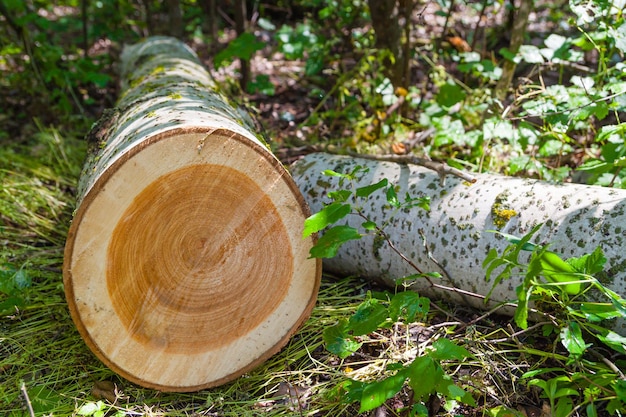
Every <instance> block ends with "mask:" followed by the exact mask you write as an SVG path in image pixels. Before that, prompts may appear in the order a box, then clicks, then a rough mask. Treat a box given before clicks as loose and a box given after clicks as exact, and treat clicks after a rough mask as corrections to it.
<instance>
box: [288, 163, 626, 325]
mask: <svg viewBox="0 0 626 417" xmlns="http://www.w3.org/2000/svg"><path fill="white" fill-rule="evenodd" d="M357 165H361V166H364V167H367V168H369V172H368V173H367V174H366V175H365V176H364V177H363V178H362V179H360V180H359V181H358V183H357V186H364V185H369V184H374V183H376V182H378V181H379V180H381V179H383V178H388V179H389V180H390V181H391V182H392V183H393V184H396V185H398V186H399V191H398V195H399V196H401V195H404V194H405V193H406V192H409V194H410V195H411V196H413V197H419V196H430V197H431V211H430V212H426V211H424V210H422V209H419V208H414V209H412V210H410V211H406V212H405V211H400V212H398V213H394V212H393V210H391V209H388V208H385V205H386V200H385V199H384V198H383V199H380V200H375V199H374V200H369V201H368V202H367V204H364V206H363V210H364V212H365V214H366V215H367V216H368V217H370V218H371V219H372V220H373V221H375V222H376V223H377V224H378V225H385V226H384V230H385V232H386V233H387V234H388V235H389V236H390V237H391V240H392V242H393V243H394V245H395V246H396V247H397V248H398V249H399V250H400V251H401V252H402V253H403V254H405V255H406V256H407V257H409V258H410V259H411V260H412V261H413V262H414V263H415V264H417V266H418V267H419V268H420V269H421V270H422V271H423V272H433V271H436V272H439V273H441V274H442V275H443V276H444V279H443V282H442V284H444V285H449V286H454V287H456V288H459V289H462V290H467V291H471V292H474V293H477V294H482V295H483V296H484V295H486V294H487V293H488V292H489V291H490V289H491V287H492V282H491V281H489V282H488V281H486V280H485V270H484V269H483V267H482V263H483V261H484V260H485V258H486V255H487V253H488V252H489V250H490V249H492V248H495V249H497V250H498V251H499V253H502V250H503V249H504V248H505V247H506V246H507V245H508V241H507V240H506V239H504V238H503V237H501V236H499V235H498V234H495V233H489V232H487V231H488V230H494V229H497V230H500V231H502V232H504V233H508V234H512V235H517V236H522V235H525V234H526V233H528V232H529V231H530V230H531V229H532V228H533V227H534V226H535V225H537V224H539V223H543V227H541V229H540V230H539V231H538V232H537V234H536V235H535V237H534V241H535V242H537V243H549V244H550V250H552V251H555V252H557V253H559V254H562V255H563V256H564V257H571V256H581V255H583V254H586V253H591V252H592V251H593V250H594V249H595V248H596V247H598V246H600V247H601V248H602V249H603V250H604V254H605V256H606V258H607V263H606V266H605V270H607V271H608V273H607V274H606V276H604V277H598V278H599V279H601V281H603V282H604V283H605V285H606V286H607V287H609V288H610V289H612V290H613V291H615V292H617V293H618V294H620V295H622V296H625V295H626V250H625V246H626V190H621V189H609V188H601V187H594V186H586V185H579V184H563V185H554V184H549V183H546V182H542V181H536V180H528V179H520V178H510V177H503V176H497V175H487V174H481V175H477V177H478V181H477V182H476V183H475V184H471V185H466V184H465V183H463V182H462V181H461V180H460V179H458V178H454V177H448V178H447V179H446V185H445V186H442V185H440V180H439V177H438V174H437V173H435V172H434V171H431V170H428V169H426V168H422V167H419V166H413V165H412V166H407V165H400V164H395V163H390V162H376V161H370V160H365V159H358V158H351V157H343V156H336V155H329V154H324V153H318V154H311V155H308V156H306V157H304V158H303V159H301V160H300V161H298V162H296V163H295V164H294V166H293V167H292V172H293V175H294V179H295V181H296V183H297V184H298V186H299V187H300V190H301V191H302V193H303V195H304V196H305V198H306V199H307V202H308V203H309V205H310V207H311V210H312V211H313V212H317V211H319V210H320V209H321V208H322V206H323V203H324V202H328V199H327V198H325V196H326V194H327V193H328V192H329V191H337V190H338V189H339V188H338V185H337V181H336V178H333V177H328V176H324V175H323V174H322V172H323V171H324V170H327V169H331V170H334V171H337V172H342V173H348V172H350V171H352V169H353V168H354V167H355V166H357ZM383 200H384V201H383ZM348 218H349V224H350V225H352V226H353V227H357V228H359V227H360V224H361V223H362V222H363V219H362V218H360V217H358V216H349V217H348ZM427 250H428V251H429V252H430V254H431V255H432V257H433V258H434V259H435V260H436V261H437V263H435V262H433V261H432V260H431V259H430V258H429V255H428V253H427ZM324 268H325V270H328V271H329V272H334V273H337V274H341V275H361V276H364V277H368V278H371V279H381V280H382V281H383V282H384V283H386V284H388V285H390V286H395V285H396V280H397V279H398V278H402V277H406V276H409V275H412V274H415V273H416V272H417V271H415V270H414V269H413V268H412V267H411V266H409V265H408V264H407V263H406V262H405V261H403V260H402V259H401V258H400V257H399V256H398V255H397V254H395V253H394V252H393V251H392V250H391V248H390V247H389V246H388V245H387V244H386V243H382V242H378V241H376V240H374V239H373V237H371V236H368V237H365V238H363V239H361V240H353V241H349V242H348V243H347V244H345V245H344V246H343V247H342V248H341V249H340V250H339V253H338V255H337V256H336V257H335V258H332V259H326V260H324ZM522 278H523V277H514V278H512V279H510V280H508V281H504V282H502V283H501V284H500V285H499V286H498V287H496V289H495V290H494V292H493V294H492V303H491V306H493V304H494V303H499V302H503V301H512V300H516V298H517V297H516V293H515V287H517V286H518V285H520V283H521V280H522ZM411 288H413V289H415V290H418V291H419V292H420V293H422V292H423V293H424V294H426V295H431V296H432V295H434V296H437V297H439V298H444V299H447V300H449V301H451V302H456V303H459V302H461V303H468V304H470V305H471V306H473V307H477V308H485V307H486V306H485V305H484V304H483V300H482V299H478V298H473V297H468V296H465V297H463V296H461V295H459V294H458V293H454V292H450V291H443V290H440V289H437V288H432V287H430V285H429V284H428V282H427V281H426V280H420V279H418V280H417V281H416V282H415V284H414V285H413V286H412V287H411ZM618 326H619V327H618V328H617V329H616V330H618V331H619V332H620V333H621V334H626V327H625V326H624V325H623V323H619V324H618Z"/></svg>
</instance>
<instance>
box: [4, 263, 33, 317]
mask: <svg viewBox="0 0 626 417" xmlns="http://www.w3.org/2000/svg"><path fill="white" fill-rule="evenodd" d="M31 285H32V278H31V277H30V275H29V274H28V272H27V271H26V270H25V269H24V268H23V267H22V268H19V269H18V268H15V267H14V266H13V265H11V264H8V263H7V264H4V265H0V316H6V315H9V314H14V313H15V312H16V311H18V310H19V309H21V308H23V307H24V306H25V305H26V300H25V292H26V290H27V289H28V288H29V287H30V286H31Z"/></svg>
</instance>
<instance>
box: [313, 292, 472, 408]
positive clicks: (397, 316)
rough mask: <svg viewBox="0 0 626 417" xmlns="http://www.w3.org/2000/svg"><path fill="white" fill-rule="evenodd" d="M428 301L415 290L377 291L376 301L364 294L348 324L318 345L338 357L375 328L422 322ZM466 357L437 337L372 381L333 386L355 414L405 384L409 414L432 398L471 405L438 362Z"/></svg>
mask: <svg viewBox="0 0 626 417" xmlns="http://www.w3.org/2000/svg"><path fill="white" fill-rule="evenodd" d="M429 309H430V300H429V299H428V298H425V297H420V296H419V295H418V294H417V293H416V292H400V293H397V294H394V295H391V294H389V293H383V294H381V295H380V296H379V297H378V298H374V297H372V295H371V294H369V295H368V297H367V299H366V300H365V301H364V302H363V303H361V304H360V305H359V307H358V308H357V310H356V312H355V313H354V314H353V315H352V316H350V318H349V319H348V320H340V321H339V322H338V323H337V324H335V325H334V326H331V327H329V328H327V329H326V330H325V331H324V342H325V343H326V349H328V351H329V352H331V353H333V354H335V355H337V356H339V357H340V358H342V359H345V358H348V357H349V356H351V355H352V354H354V353H355V352H357V351H358V350H359V349H360V348H361V347H362V345H363V342H360V341H359V338H360V337H361V336H365V335H367V334H370V333H372V332H374V331H379V330H380V329H386V328H390V327H391V326H392V325H394V324H395V323H397V322H401V321H402V322H405V323H410V322H414V321H419V320H423V319H424V318H425V317H426V316H427V315H428V313H429ZM471 357H472V354H471V353H470V352H468V351H467V350H466V349H465V348H463V347H461V346H458V345H457V344H455V343H453V342H451V341H450V340H448V339H438V340H436V341H435V342H434V343H433V345H432V349H429V350H427V351H426V352H423V354H422V355H420V356H418V357H416V358H415V359H413V360H412V361H411V362H410V363H408V364H405V363H401V362H394V361H391V362H389V363H387V366H386V371H385V373H384V376H383V377H382V378H380V379H377V380H375V381H360V380H354V379H348V380H346V381H345V382H343V383H341V384H340V385H339V386H338V387H337V388H336V395H337V396H338V397H339V398H341V401H344V402H348V403H352V402H358V403H359V404H360V409H359V412H365V411H369V410H373V409H374V408H376V407H379V406H381V405H382V404H383V403H384V402H385V401H387V400H388V399H390V398H392V397H394V396H395V395H397V394H398V393H399V392H400V391H401V390H402V389H403V388H404V387H405V386H407V387H410V389H411V390H412V393H413V401H414V403H415V404H414V406H413V407H412V409H413V410H414V411H413V412H411V414H410V415H422V413H421V412H418V411H417V410H424V409H425V405H424V404H425V402H426V401H427V400H428V398H429V397H430V396H431V395H433V394H440V395H442V396H443V397H444V398H446V399H448V400H454V401H459V402H462V403H464V404H468V405H476V404H475V401H474V398H473V397H472V396H471V395H470V394H469V393H468V392H467V391H465V390H463V389H462V388H460V387H459V386H457V385H455V384H454V383H453V382H452V379H451V378H450V376H449V375H447V374H446V373H445V371H444V369H443V367H442V361H459V362H461V361H463V360H465V359H467V358H471Z"/></svg>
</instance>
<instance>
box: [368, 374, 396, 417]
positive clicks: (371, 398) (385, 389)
mask: <svg viewBox="0 0 626 417" xmlns="http://www.w3.org/2000/svg"><path fill="white" fill-rule="evenodd" d="M405 380H406V376H405V375H404V374H402V373H398V374H396V375H392V376H390V377H388V378H385V379H383V380H382V381H376V382H370V383H367V384H365V386H364V387H363V394H362V397H361V408H360V409H359V413H363V412H365V411H370V410H373V409H374V408H376V407H379V406H381V405H382V404H383V403H384V402H385V401H387V400H388V399H389V398H393V397H394V396H395V395H396V394H397V393H398V392H400V390H401V389H402V387H403V386H404V381H405Z"/></svg>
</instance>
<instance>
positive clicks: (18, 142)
mask: <svg viewBox="0 0 626 417" xmlns="http://www.w3.org/2000/svg"><path fill="white" fill-rule="evenodd" d="M438 11H439V8H438V6H437V4H436V3H435V2H431V3H428V4H427V6H425V8H424V9H423V10H422V11H421V12H420V13H419V14H418V15H417V16H416V21H415V28H414V33H413V36H414V37H415V39H414V40H415V42H416V43H420V42H432V41H433V34H441V38H442V39H445V36H444V34H443V33H441V31H442V28H443V27H444V26H445V25H446V24H447V27H448V28H449V30H450V31H452V32H453V33H455V34H456V35H463V34H467V33H472V36H473V37H474V38H480V37H484V38H485V39H487V38H489V39H496V40H497V39H498V35H494V34H492V33H486V32H487V31H488V30H489V28H501V27H503V25H504V21H505V19H506V11H505V8H504V7H502V8H500V9H499V10H497V12H494V13H490V14H487V15H485V16H483V21H482V22H480V24H479V25H477V24H476V19H477V11H476V10H474V9H471V10H470V8H469V6H468V5H461V6H458V7H457V8H456V9H455V10H454V12H453V13H452V15H451V18H450V20H449V22H448V23H446V18H445V16H442V14H441V13H438ZM531 22H532V23H531V26H530V28H529V29H530V31H531V32H532V33H533V34H536V36H538V38H539V37H541V36H545V34H547V33H550V31H551V30H553V28H554V25H556V23H555V22H554V20H550V19H547V18H545V16H541V15H539V14H535V15H533V16H532V17H531ZM504 35H506V34H505V33H503V34H502V36H504ZM228 36H229V35H228V34H227V35H225V38H224V39H222V41H223V42H222V44H225V42H226V41H227V40H228ZM230 37H231V38H232V33H230ZM502 41H503V42H506V39H504V38H503V40H502ZM189 43H190V44H191V45H192V46H193V47H194V49H196V50H197V51H198V53H199V55H200V56H201V57H203V59H204V60H205V63H206V65H207V67H208V68H213V66H212V61H211V57H212V56H213V54H214V51H210V49H211V48H209V46H208V45H207V44H206V43H204V42H203V41H202V40H198V39H192V40H191V41H190V42H189ZM479 43H480V42H479ZM485 45H486V44H485ZM453 46H454V45H450V46H449V47H450V48H453ZM119 48H120V45H118V44H115V43H111V42H110V41H108V40H104V39H102V40H100V41H98V42H95V43H94V45H93V48H92V51H91V52H92V54H93V55H94V56H102V57H104V56H108V57H110V64H111V65H110V67H109V71H110V73H109V75H110V76H111V77H112V80H111V82H110V83H109V84H108V85H107V86H106V87H102V88H95V87H91V88H90V89H86V90H84V91H74V93H75V94H77V95H79V96H81V97H88V98H89V100H87V101H85V102H83V101H82V99H78V100H77V101H78V102H81V105H80V106H77V107H78V108H77V110H76V111H75V112H74V114H72V115H71V116H69V117H65V118H64V120H61V119H60V118H59V117H57V115H56V114H55V111H54V108H51V107H49V106H48V104H49V103H46V102H45V101H42V100H39V98H40V97H37V96H36V95H30V96H24V95H21V94H20V91H19V90H16V89H12V90H7V91H6V94H4V95H3V97H2V98H0V102H1V104H2V108H3V109H5V110H6V111H5V113H4V114H2V115H0V123H1V124H2V125H1V128H0V180H1V184H2V188H1V189H0V192H1V193H2V197H1V198H0V232H1V233H0V243H2V245H1V246H2V248H1V249H0V278H3V279H5V280H8V279H9V277H10V279H11V280H13V282H14V283H15V286H14V287H12V288H8V287H6V286H5V287H3V288H0V289H1V290H2V291H3V292H4V294H5V295H6V296H5V297H4V298H0V312H1V313H2V318H0V414H2V415H8V416H15V417H17V416H29V415H30V411H29V410H28V408H27V407H26V405H27V404H28V403H30V405H32V407H33V411H34V414H35V415H37V416H40V415H54V416H63V415H107V416H112V415H116V416H121V415H128V416H166V415H171V416H220V417H221V416H278V415H281V416H282V415H294V416H305V415H306V416H333V417H335V416H337V417H341V416H346V417H348V416H356V415H359V413H358V405H355V404H346V403H344V402H343V401H342V392H341V390H340V387H341V384H342V383H344V382H345V381H346V378H354V379H366V378H375V377H376V376H377V375H380V374H381V373H383V372H384V371H385V367H386V365H387V363H388V362H389V360H390V358H397V357H402V356H403V355H405V354H406V352H407V350H409V349H410V346H409V345H408V344H407V343H406V340H407V339H412V340H413V341H414V343H415V344H419V345H420V346H421V348H422V349H423V348H425V347H426V346H428V345H429V344H431V343H432V342H433V341H434V340H437V338H439V337H442V336H444V335H445V336H446V337H447V338H449V339H451V340H459V341H462V342H463V344H464V346H466V348H468V350H469V351H470V352H471V353H472V354H474V355H475V358H474V359H472V360H469V361H466V362H465V363H462V364H461V363H451V364H448V365H447V367H446V370H447V371H448V372H449V373H450V374H451V375H452V377H453V379H454V381H455V382H456V383H458V384H459V385H461V386H463V387H464V388H465V389H466V390H468V391H469V392H471V393H472V395H473V396H474V397H475V398H476V402H477V405H476V406H475V407H469V406H466V405H462V404H460V403H458V402H450V401H449V402H448V403H446V402H445V401H441V398H438V397H437V396H432V397H431V398H430V400H429V401H428V403H427V407H428V411H429V413H430V415H449V416H452V415H464V416H483V415H490V416H502V417H504V416H507V417H508V416H525V417H531V416H532V417H548V416H549V415H550V411H549V404H548V401H547V399H546V398H542V396H541V391H540V390H539V389H535V388H536V387H528V386H527V385H526V384H522V383H520V376H521V375H522V374H523V373H524V372H525V371H527V370H529V369H532V368H533V367H536V365H537V364H539V363H540V364H541V366H542V367H544V368H551V367H559V366H562V364H563V356H562V355H561V354H562V353H563V349H562V347H561V348H558V347H554V349H560V351H554V352H553V355H552V356H550V355H546V356H545V357H540V356H532V355H528V354H527V353H525V351H524V349H522V348H520V346H521V343H526V342H528V341H529V340H522V341H520V340H518V339H517V338H516V337H515V336H513V335H514V333H515V330H514V329H513V327H512V326H511V324H510V319H509V318H507V317H501V316H496V315H491V316H489V317H484V318H482V319H481V320H479V321H477V322H475V323H474V321H475V319H477V318H478V317H479V316H481V314H482V313H481V312H478V311H473V310H469V309H466V308H464V307H462V306H450V305H446V304H445V303H439V302H437V301H436V300H435V301H433V303H434V304H436V305H435V306H434V308H433V310H432V313H431V314H430V315H429V317H428V320H425V321H424V322H421V323H412V324H409V325H400V324H399V325H397V326H395V327H393V328H391V329H386V330H381V331H380V332H376V333H375V334H372V335H370V336H368V337H364V338H363V340H362V341H363V342H364V344H365V346H366V348H365V349H364V350H362V351H361V353H359V354H358V355H354V356H352V357H350V358H348V359H346V360H345V361H340V360H338V359H337V358H336V357H334V356H333V355H331V354H330V353H328V351H326V350H325V349H324V343H323V340H322V334H323V331H324V329H325V328H327V327H328V326H330V325H332V324H333V323H335V322H336V321H337V320H339V319H340V318H343V317H347V316H348V315H349V314H351V313H353V312H354V311H355V310H356V308H357V306H358V305H359V303H360V302H361V301H363V299H364V298H365V294H366V293H367V291H380V290H381V288H376V287H373V286H372V284H368V283H365V282H363V281H361V280H359V279H358V278H357V277H331V276H325V277H324V279H323V282H322V287H321V289H320V293H319V298H318V304H317V306H316V308H315V309H314V311H313V313H312V316H311V318H310V319H309V320H308V321H307V322H306V323H305V324H304V325H303V327H302V328H301V329H300V331H299V332H298V333H297V334H296V335H295V336H294V337H293V339H292V340H291V341H290V343H289V344H288V345H287V346H286V347H285V348H284V349H283V350H282V351H281V352H280V353H278V354H277V355H275V357H273V358H271V359H270V360H269V361H268V362H267V363H265V364H263V365H262V366H260V367H259V368H258V369H256V370H254V371H253V372H251V373H249V374H247V375H245V376H243V377H241V378H239V379H237V380H236V381H234V382H232V383H229V384H227V385H225V386H222V387H218V388H214V389H210V390H204V391H201V392H197V393H189V394H180V393H179V394H168V393H160V392H156V391H153V390H148V389H143V388H141V387H139V386H135V385H133V384H130V383H128V382H125V381H123V380H121V379H120V378H119V377H118V376H117V375H115V374H114V373H113V372H112V371H111V370H109V369H107V368H106V367H104V366H103V365H102V364H101V363H100V362H99V361H98V360H97V359H96V358H95V356H93V354H92V353H91V352H90V351H89V350H88V349H87V347H86V345H85V344H84V343H83V342H82V340H81V338H80V336H79V334H78V332H77V330H76V328H75V327H74V325H73V323H72V321H71V318H70V316H69V313H68V311H67V304H66V302H65V298H64V297H65V296H64V292H63V286H62V264H63V250H64V243H65V236H66V234H67V228H68V226H69V224H70V222H71V218H72V212H73V209H74V204H75V195H76V183H77V179H78V176H79V174H80V169H81V165H82V161H83V158H84V153H85V149H86V146H85V143H84V142H83V141H82V136H83V135H84V134H85V133H86V132H87V130H88V129H89V127H90V125H91V123H93V122H94V121H95V120H96V119H97V117H98V116H99V115H100V114H101V113H102V111H103V110H104V109H105V108H107V107H111V106H113V105H114V103H115V100H116V97H117V95H118V87H117V78H116V77H117V74H116V72H115V61H116V57H117V56H118V54H119ZM484 48H487V46H484ZM489 48H491V49H492V50H496V49H497V48H498V46H497V45H491V46H489ZM481 53H483V54H485V55H487V56H488V55H489V54H490V52H489V51H487V50H486V49H485V50H483V51H481ZM103 59H104V58H103ZM357 59H358V57H354V56H350V55H349V54H348V53H346V54H345V55H344V56H343V58H342V60H340V61H337V62H335V63H334V64H333V65H335V66H336V67H335V68H333V69H332V71H331V70H329V72H328V76H322V77H318V78H315V79H307V78H306V77H304V76H303V68H304V65H305V63H304V61H303V60H288V59H286V58H285V57H284V55H282V54H280V53H278V52H275V51H273V48H272V46H271V45H268V47H267V51H261V52H259V53H258V54H256V55H255V57H254V58H253V59H252V61H251V71H252V73H253V74H254V75H267V76H268V78H269V80H270V81H271V83H272V84H273V85H275V86H276V92H275V94H273V95H271V96H268V95H261V94H255V95H243V94H241V93H240V92H238V90H237V87H236V86H235V85H236V78H237V63H236V62H235V63H233V64H231V65H229V66H226V67H224V68H222V69H220V70H219V71H213V73H214V75H215V77H216V79H217V80H218V82H219V83H220V84H221V85H222V86H223V88H224V91H225V92H226V93H228V94H229V95H230V96H239V97H240V98H241V97H243V99H244V100H242V101H243V102H244V104H246V105H247V106H248V107H249V108H250V109H251V111H252V112H253V113H254V114H255V117H256V118H257V120H258V121H259V122H260V123H261V124H262V125H263V127H264V129H265V131H266V132H265V133H266V135H267V136H268V137H269V138H271V139H272V141H273V142H272V149H273V151H274V152H275V153H276V154H277V155H278V156H279V157H281V159H282V160H283V162H284V163H286V164H288V163H290V162H293V161H294V160H295V158H297V157H298V156H299V155H301V154H302V153H303V152H310V151H311V150H312V149H319V148H315V147H319V146H322V147H323V146H327V145H329V144H337V143H348V142H350V141H351V140H353V138H354V137H355V136H356V132H355V129H354V126H353V125H350V124H348V123H345V122H342V121H341V120H340V119H338V121H337V123H328V122H326V121H324V122H322V121H320V122H319V123H311V124H305V123H304V122H305V121H307V120H310V119H311V117H312V116H313V115H314V114H315V113H316V112H317V113H321V112H330V111H332V110H333V109H339V110H341V106H342V103H341V102H339V101H337V100H336V99H335V98H332V97H330V98H328V99H324V97H325V96H324V94H325V92H328V91H331V90H333V88H334V87H335V86H336V85H337V83H340V82H341V77H340V74H341V68H352V67H353V66H354V64H355V62H356V60H357ZM448 65H449V68H447V70H448V71H449V72H450V73H454V72H455V68H454V66H455V65H456V64H455V63H454V62H453V61H450V62H448ZM22 70H24V69H23V68H22ZM428 72H429V70H427V69H425V68H421V67H420V66H419V65H416V66H415V67H414V68H413V78H414V81H415V83H416V85H420V86H421V85H424V86H427V85H428V84H427V83H426V82H425V81H426V79H428V77H429V76H428ZM313 90H319V91H321V92H322V93H321V95H317V96H315V95H312V94H311V91H313ZM357 145H358V146H357V149H363V150H367V151H373V152H376V151H381V152H388V145H389V144H388V143H384V142H382V143H381V144H371V143H369V142H368V143H365V142H363V143H360V144H357ZM361 145H362V147H359V146H361ZM13 305H15V306H17V307H14V308H11V307H8V306H13ZM467 323H472V325H471V326H465V325H464V324H467ZM525 337H526V338H530V339H532V344H533V345H534V346H535V347H536V348H537V349H541V348H550V347H551V346H552V342H551V341H550V339H549V338H547V337H544V336H542V335H541V333H539V334H537V333H532V334H529V335H527V336H525ZM493 339H500V340H501V341H500V342H499V343H494V342H493V341H492V340H493ZM410 405H411V393H410V391H409V390H408V389H404V390H402V391H401V392H400V393H399V394H398V395H397V396H395V397H394V398H392V399H391V400H389V401H387V402H386V403H385V405H384V406H382V407H379V408H377V409H376V410H374V411H372V412H371V413H362V415H371V416H376V417H384V416H407V415H409V408H408V407H409V406H410ZM98 412H101V414H97V413H98ZM116 413H117V414H116ZM577 413H578V411H577ZM583 414H584V413H578V414H576V415H583Z"/></svg>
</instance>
